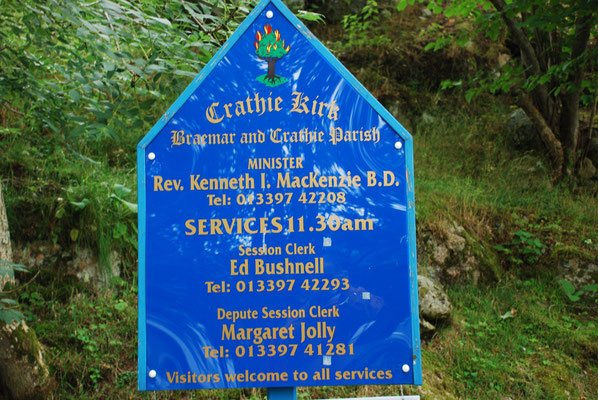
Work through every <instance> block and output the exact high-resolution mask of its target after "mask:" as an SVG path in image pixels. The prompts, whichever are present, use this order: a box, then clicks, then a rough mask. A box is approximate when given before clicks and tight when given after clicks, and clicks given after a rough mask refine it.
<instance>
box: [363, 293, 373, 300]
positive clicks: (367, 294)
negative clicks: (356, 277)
mask: <svg viewBox="0 0 598 400" xmlns="http://www.w3.org/2000/svg"><path fill="white" fill-rule="evenodd" d="M361 298H362V299H363V300H369V299H370V298H371V296H370V292H362V293H361Z"/></svg>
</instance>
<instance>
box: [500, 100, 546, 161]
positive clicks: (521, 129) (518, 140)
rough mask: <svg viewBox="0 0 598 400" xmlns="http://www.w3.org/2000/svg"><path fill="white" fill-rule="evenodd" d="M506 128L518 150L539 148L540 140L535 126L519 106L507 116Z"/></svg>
mask: <svg viewBox="0 0 598 400" xmlns="http://www.w3.org/2000/svg"><path fill="white" fill-rule="evenodd" d="M507 130H508V135H509V138H510V140H511V141H512V143H513V145H514V146H515V147H516V148H517V149H518V150H522V151H526V150H534V149H539V148H541V144H540V140H539V139H538V135H536V128H534V124H533V123H532V121H531V119H529V117H528V116H527V115H526V114H525V111H523V110H522V109H521V108H518V109H517V110H515V111H513V112H512V113H511V115H510V116H509V121H508V122H507Z"/></svg>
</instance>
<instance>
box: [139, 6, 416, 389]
mask: <svg viewBox="0 0 598 400" xmlns="http://www.w3.org/2000/svg"><path fill="white" fill-rule="evenodd" d="M269 4H272V5H273V6H274V7H276V8H277V9H278V11H279V12H280V13H281V14H283V15H284V16H285V17H286V18H287V19H288V21H289V22H290V23H291V24H292V25H293V26H295V27H296V28H297V30H298V31H299V32H300V33H301V34H302V35H303V36H304V37H305V38H306V39H307V40H309V41H310V42H311V44H312V45H313V46H314V47H315V48H316V50H317V51H318V52H319V53H320V54H321V55H322V57H323V58H324V59H325V60H326V61H328V62H329V63H330V65H332V67H333V68H334V69H336V70H337V71H338V73H339V74H340V75H341V76H342V77H343V78H344V79H345V80H346V81H347V82H348V83H349V84H350V85H351V86H352V87H353V88H354V89H355V90H356V91H357V92H358V93H359V94H360V95H361V96H362V97H363V98H364V99H365V100H366V101H367V102H368V103H369V104H370V105H371V106H372V107H373V108H374V110H375V111H376V112H377V113H378V114H379V115H380V116H381V117H382V118H383V119H384V120H385V121H386V123H388V124H389V125H390V126H391V127H392V128H393V129H394V130H395V132H397V133H398V134H399V136H400V137H401V138H402V139H403V140H404V143H405V160H406V166H405V168H406V171H407V182H408V185H407V186H408V187H407V201H408V207H407V218H408V240H409V276H410V290H411V293H410V298H411V326H412V341H413V343H412V348H413V377H414V382H413V384H414V385H421V384H422V364H421V343H420V332H419V305H418V295H417V257H416V243H415V190H414V176H413V137H412V136H411V134H409V132H407V130H406V129H405V128H404V127H403V126H402V125H401V124H400V123H399V122H398V121H397V120H396V119H395V118H394V117H393V116H392V114H390V113H389V112H388V110H386V108H384V106H382V104H380V102H378V100H376V99H375V98H374V96H372V94H371V93H370V92H368V91H367V89H366V88H365V87H364V86H363V85H362V84H361V83H359V81H358V80H357V79H356V78H355V77H354V76H353V75H352V74H351V72H349V70H347V68H345V67H344V66H343V65H342V64H341V62H340V61H338V60H337V59H336V57H334V55H332V53H331V52H330V51H329V50H328V49H327V48H326V47H325V46H324V45H323V44H322V43H321V42H320V41H319V40H318V39H317V38H316V37H315V36H314V35H313V34H312V33H311V32H310V31H309V30H308V29H307V27H306V26H305V25H304V24H303V23H302V22H301V21H300V20H299V19H298V18H297V17H295V15H293V13H292V12H291V11H290V10H289V9H288V8H287V7H286V6H285V5H284V4H283V3H282V1H281V0H262V1H261V2H260V3H259V4H258V5H257V6H256V7H255V8H254V9H253V11H252V12H251V13H250V14H249V15H248V16H247V18H246V19H245V20H244V21H243V23H241V25H240V26H239V27H238V28H237V30H236V31H235V32H234V33H233V35H232V36H231V37H230V38H229V39H228V40H227V41H226V43H225V44H224V46H222V48H220V50H219V51H218V52H217V53H216V55H214V57H213V58H212V59H211V60H210V62H208V64H207V65H206V66H205V67H204V68H203V69H202V70H201V72H200V73H199V74H198V75H197V76H196V77H195V78H194V79H193V81H192V82H191V83H190V84H189V86H187V88H186V89H185V91H184V92H183V93H182V94H181V95H180V96H179V97H178V99H177V100H176V101H175V102H174V104H173V105H172V106H171V107H170V108H169V109H168V111H166V113H164V115H163V116H162V117H161V118H160V120H159V121H158V122H157V123H156V124H155V125H154V126H153V128H152V129H151V130H150V131H149V132H148V133H147V135H145V137H144V138H143V139H142V140H141V141H140V142H139V144H138V145H137V193H138V231H139V239H138V240H139V242H138V251H139V256H138V279H139V281H138V282H139V283H138V284H139V289H138V290H139V293H138V313H139V314H138V338H139V343H138V387H139V390H146V385H147V378H148V371H147V369H146V365H147V363H146V355H147V353H146V350H147V349H146V347H147V341H146V309H145V265H146V264H145V261H146V260H145V253H146V247H145V244H146V243H145V237H146V223H145V221H146V193H145V190H146V181H145V177H146V171H145V159H146V157H147V154H146V149H147V147H148V146H149V144H150V143H151V142H152V141H153V140H154V138H155V137H156V136H157V135H158V134H159V133H160V131H161V130H162V128H164V126H165V125H166V123H168V121H169V120H170V119H172V118H173V117H174V115H175V114H176V113H177V111H178V110H179V109H180V108H181V106H182V105H183V104H184V103H185V102H186V101H187V99H188V98H189V97H190V96H191V95H192V94H193V93H194V92H195V90H196V89H197V88H198V87H199V86H200V85H201V84H202V82H203V81H204V80H205V79H206V78H207V77H208V76H209V75H210V73H211V72H212V70H213V69H214V67H215V66H216V65H217V64H218V63H219V62H220V61H221V60H222V59H223V58H224V57H225V56H226V54H227V52H228V51H229V50H230V48H232V47H233V45H234V44H235V43H236V42H237V41H238V40H239V38H240V37H241V36H242V35H243V34H244V33H245V31H246V30H247V29H249V28H250V27H251V25H252V24H253V22H254V21H255V19H256V18H257V17H258V16H259V15H260V13H261V12H262V11H263V10H264V8H266V7H267V6H268V5H269Z"/></svg>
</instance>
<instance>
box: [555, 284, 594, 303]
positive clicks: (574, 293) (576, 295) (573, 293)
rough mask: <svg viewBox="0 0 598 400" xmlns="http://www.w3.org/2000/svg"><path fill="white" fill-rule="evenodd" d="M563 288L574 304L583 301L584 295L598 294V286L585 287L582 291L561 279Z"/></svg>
mask: <svg viewBox="0 0 598 400" xmlns="http://www.w3.org/2000/svg"><path fill="white" fill-rule="evenodd" d="M561 286H562V287H563V292H565V294H566V295H567V297H568V298H569V300H571V301H572V302H574V303H575V302H578V301H579V300H581V297H582V296H583V295H584V293H596V292H598V284H593V285H585V286H584V287H582V288H581V289H579V290H577V289H575V286H573V284H572V283H571V282H569V281H568V280H566V279H561Z"/></svg>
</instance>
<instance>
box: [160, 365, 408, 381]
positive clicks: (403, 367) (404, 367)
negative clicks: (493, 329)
mask: <svg viewBox="0 0 598 400" xmlns="http://www.w3.org/2000/svg"><path fill="white" fill-rule="evenodd" d="M403 368H405V367H403ZM149 377H150V378H155V377H156V370H155V369H152V370H151V371H150V372H149Z"/></svg>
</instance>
